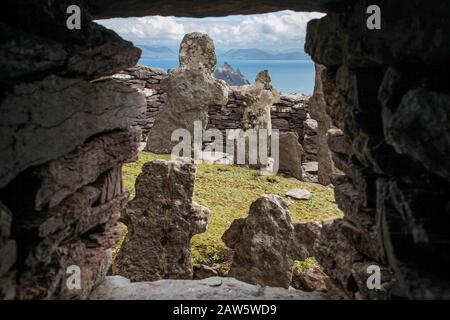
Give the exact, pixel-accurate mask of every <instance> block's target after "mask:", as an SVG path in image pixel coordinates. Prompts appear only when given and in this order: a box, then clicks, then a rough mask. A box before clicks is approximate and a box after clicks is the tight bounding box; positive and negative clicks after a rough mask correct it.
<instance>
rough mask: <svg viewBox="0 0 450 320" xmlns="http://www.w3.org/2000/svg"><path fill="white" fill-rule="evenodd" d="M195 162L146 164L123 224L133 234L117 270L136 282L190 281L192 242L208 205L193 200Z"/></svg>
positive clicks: (204, 223) (203, 227)
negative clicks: (160, 280) (204, 205)
mask: <svg viewBox="0 0 450 320" xmlns="http://www.w3.org/2000/svg"><path fill="white" fill-rule="evenodd" d="M194 181H195V166H194V165H193V164H192V163H191V162H189V161H186V160H182V161H162V160H154V161H150V162H148V163H146V164H144V166H143V168H142V173H141V174H140V175H139V176H138V178H137V180H136V197H135V198H134V199H133V200H132V201H131V202H130V203H129V206H128V209H127V213H126V214H125V216H124V222H125V224H126V225H127V226H128V235H127V237H126V239H125V242H124V245H123V247H122V249H121V251H120V253H119V255H118V258H117V262H116V264H115V265H114V266H113V272H114V273H115V274H120V275H122V276H124V277H127V278H129V279H130V280H131V281H153V280H159V279H191V278H192V276H193V270H192V262H191V249H190V240H191V238H192V236H193V235H194V234H196V233H201V232H204V231H205V230H206V226H207V223H208V221H209V217H210V212H209V209H208V208H206V207H203V206H201V205H198V204H196V203H193V202H192V194H193V191H194Z"/></svg>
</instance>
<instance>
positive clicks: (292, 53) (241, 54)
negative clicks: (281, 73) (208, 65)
mask: <svg viewBox="0 0 450 320" xmlns="http://www.w3.org/2000/svg"><path fill="white" fill-rule="evenodd" d="M219 57H220V58H222V59H228V60H310V57H309V56H308V55H307V54H306V53H304V52H303V51H300V50H299V51H297V50H295V49H290V50H285V51H281V52H276V53H273V52H271V53H269V52H266V51H264V50H261V49H231V50H228V51H227V52H225V53H224V54H222V55H220V56H219Z"/></svg>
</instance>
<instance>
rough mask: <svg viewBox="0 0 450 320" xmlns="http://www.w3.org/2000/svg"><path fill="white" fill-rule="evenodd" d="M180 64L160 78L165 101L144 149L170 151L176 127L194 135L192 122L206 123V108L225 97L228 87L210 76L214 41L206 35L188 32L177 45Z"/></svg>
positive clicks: (226, 96)
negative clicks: (165, 96)
mask: <svg viewBox="0 0 450 320" xmlns="http://www.w3.org/2000/svg"><path fill="white" fill-rule="evenodd" d="M179 58H180V67H179V68H178V69H175V70H170V72H169V74H168V75H167V77H166V78H164V79H163V80H162V81H161V88H162V89H163V90H164V91H165V92H166V93H167V103H166V106H165V108H164V110H162V111H161V112H160V113H159V114H158V116H157V117H156V120H155V123H154V125H153V127H152V129H151V130H150V132H149V134H148V139H147V145H146V147H145V150H147V151H151V152H156V153H171V152H172V148H173V147H174V146H175V145H176V144H178V142H179V141H178V140H176V141H172V139H171V138H172V133H173V132H174V131H175V130H176V129H185V130H187V131H188V132H189V133H190V134H191V139H192V140H191V141H193V137H194V122H195V121H201V124H202V128H203V129H204V128H206V126H207V124H208V109H209V107H210V106H213V105H216V104H218V105H224V104H226V102H227V99H228V87H227V86H226V84H225V83H223V82H222V81H221V80H216V79H214V78H213V77H212V76H211V73H212V72H213V71H214V68H215V66H216V54H215V52H214V44H213V41H212V40H211V38H209V36H208V35H204V34H200V33H195V32H194V33H190V34H187V35H186V36H185V37H184V38H183V41H182V42H181V45H180V57H179Z"/></svg>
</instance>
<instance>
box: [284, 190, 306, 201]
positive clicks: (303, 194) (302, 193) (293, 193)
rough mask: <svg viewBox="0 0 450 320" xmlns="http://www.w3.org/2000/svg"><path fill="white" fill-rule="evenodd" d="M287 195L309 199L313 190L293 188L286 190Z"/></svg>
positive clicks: (298, 198)
mask: <svg viewBox="0 0 450 320" xmlns="http://www.w3.org/2000/svg"><path fill="white" fill-rule="evenodd" d="M286 196H288V197H291V198H294V199H297V200H309V199H311V192H309V191H308V190H305V189H292V190H289V191H288V192H286Z"/></svg>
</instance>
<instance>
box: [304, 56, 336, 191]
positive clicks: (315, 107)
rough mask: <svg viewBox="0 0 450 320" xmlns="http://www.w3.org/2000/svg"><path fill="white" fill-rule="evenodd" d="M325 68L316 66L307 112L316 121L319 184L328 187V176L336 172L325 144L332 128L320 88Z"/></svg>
mask: <svg viewBox="0 0 450 320" xmlns="http://www.w3.org/2000/svg"><path fill="white" fill-rule="evenodd" d="M324 71H325V67H324V66H322V65H320V64H316V83H315V85H314V94H313V95H312V97H311V98H310V99H309V112H310V115H311V117H312V118H313V119H314V120H316V121H317V125H318V126H317V137H316V146H317V161H318V163H319V171H318V178H319V182H320V183H321V184H324V185H329V184H330V183H331V181H330V175H331V174H332V173H334V172H335V171H336V169H335V167H334V163H333V160H332V159H331V151H330V148H329V147H328V143H327V132H328V130H329V129H331V128H332V123H331V118H330V116H329V115H328V114H327V106H326V101H325V98H324V94H323V88H322V72H324Z"/></svg>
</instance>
